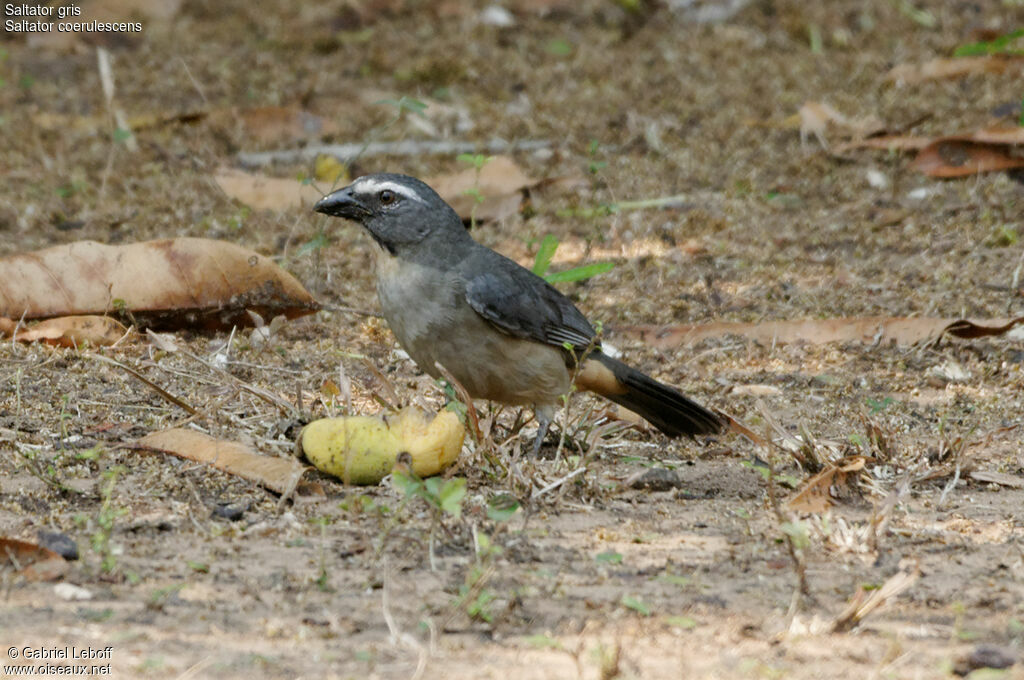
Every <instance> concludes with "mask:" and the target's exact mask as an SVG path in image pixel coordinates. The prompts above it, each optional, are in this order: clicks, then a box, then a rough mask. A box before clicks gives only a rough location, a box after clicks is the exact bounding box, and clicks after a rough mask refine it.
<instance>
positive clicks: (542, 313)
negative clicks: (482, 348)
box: [463, 251, 600, 351]
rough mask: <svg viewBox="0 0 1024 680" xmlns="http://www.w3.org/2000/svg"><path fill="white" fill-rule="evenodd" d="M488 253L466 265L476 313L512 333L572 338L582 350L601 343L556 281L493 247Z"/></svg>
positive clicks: (550, 341) (553, 340)
mask: <svg viewBox="0 0 1024 680" xmlns="http://www.w3.org/2000/svg"><path fill="white" fill-rule="evenodd" d="M487 253H488V255H489V256H485V257H478V258H474V259H475V262H473V263H472V264H469V263H467V264H469V266H466V267H463V272H465V273H467V274H468V275H467V276H466V299H467V301H468V302H469V304H470V306H471V307H472V308H473V309H474V310H475V311H476V313H477V314H479V315H480V316H482V317H483V318H485V319H487V321H489V322H490V323H491V324H492V325H493V326H495V327H496V328H497V329H498V330H500V331H502V332H504V333H508V334H509V335H511V336H513V337H517V338H526V339H530V340H535V341H537V342H543V343H544V344H547V345H552V346H554V347H560V348H561V347H564V346H565V343H569V344H570V345H571V346H572V347H573V348H574V349H578V350H581V351H582V350H586V349H587V348H591V349H599V348H600V343H594V336H595V335H596V333H595V331H594V328H593V326H591V325H590V322H588V321H587V319H586V317H585V316H583V314H582V313H581V312H580V310H578V309H576V306H575V305H574V304H573V303H572V302H571V301H570V300H569V299H568V298H567V297H565V296H564V295H562V294H561V293H559V292H558V290H557V289H556V288H555V287H554V286H552V285H551V284H549V283H548V282H547V281H545V280H544V279H542V278H540V277H539V276H537V275H536V274H534V273H533V272H531V271H529V270H527V269H524V268H523V267H520V266H519V265H518V264H516V263H515V262H513V261H512V260H509V259H508V258H506V257H504V256H502V255H499V254H498V253H495V252H494V251H487ZM490 256H493V257H490ZM469 272H474V273H472V274H470V273H469ZM591 343H594V344H593V345H592V344H591Z"/></svg>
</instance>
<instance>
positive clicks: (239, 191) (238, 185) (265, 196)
mask: <svg viewBox="0 0 1024 680" xmlns="http://www.w3.org/2000/svg"><path fill="white" fill-rule="evenodd" d="M213 179H214V181H215V182H217V186H219V187H220V188H221V191H223V192H224V193H225V194H227V195H228V196H230V197H231V198H233V199H235V200H236V201H241V202H242V203H244V204H246V205H247V206H249V207H252V208H256V209H258V210H287V209H288V208H299V207H302V206H304V205H305V206H312V205H313V204H314V203H316V202H317V201H319V200H320V199H321V198H323V192H322V191H320V190H318V189H315V188H314V187H313V186H312V185H310V184H303V183H302V182H300V181H298V180H296V179H280V178H277V177H268V176H266V175H260V174H257V173H251V172H244V171H242V170H232V169H223V170H220V171H219V172H218V173H217V174H216V175H214V176H213Z"/></svg>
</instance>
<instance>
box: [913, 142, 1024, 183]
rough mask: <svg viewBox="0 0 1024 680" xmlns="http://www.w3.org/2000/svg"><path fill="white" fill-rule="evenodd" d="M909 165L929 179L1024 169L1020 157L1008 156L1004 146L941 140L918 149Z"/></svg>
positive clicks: (1023, 162) (1023, 159) (1023, 160)
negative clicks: (929, 177)
mask: <svg viewBox="0 0 1024 680" xmlns="http://www.w3.org/2000/svg"><path fill="white" fill-rule="evenodd" d="M910 166H911V167H912V168H914V169H915V170H918V171H919V172H923V173H924V174H926V175H929V176H931V177H966V176H968V175H976V174H978V173H980V172H991V171H993V170H1011V169H1013V168H1020V167H1024V158H1018V157H1014V156H1011V155H1010V154H1009V153H1008V150H1007V148H1006V145H1005V144H995V143H991V142H978V141H974V140H973V139H962V138H956V137H944V138H941V139H936V140H934V141H932V142H931V143H930V144H928V146H926V147H924V148H923V149H921V151H920V152H919V153H918V154H917V157H916V158H914V160H913V162H912V163H911V164H910Z"/></svg>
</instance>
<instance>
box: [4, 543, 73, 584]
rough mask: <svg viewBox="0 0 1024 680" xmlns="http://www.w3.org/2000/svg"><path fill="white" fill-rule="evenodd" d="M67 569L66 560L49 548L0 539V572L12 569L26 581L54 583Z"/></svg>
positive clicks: (68, 566)
mask: <svg viewBox="0 0 1024 680" xmlns="http://www.w3.org/2000/svg"><path fill="white" fill-rule="evenodd" d="M69 568H70V565H68V562H67V560H65V559H64V558H63V557H61V556H60V555H58V554H57V553H55V552H53V551H52V550H50V549H49V548H44V547H42V546H40V545H36V544H35V543H29V542H28V541H19V540H18V539H16V538H4V537H0V570H3V569H14V570H15V571H16V572H17V573H18V574H20V575H21V576H23V577H24V578H25V579H26V580H28V581H56V580H57V579H59V578H61V577H62V576H64V574H66V573H67V572H68V569H69Z"/></svg>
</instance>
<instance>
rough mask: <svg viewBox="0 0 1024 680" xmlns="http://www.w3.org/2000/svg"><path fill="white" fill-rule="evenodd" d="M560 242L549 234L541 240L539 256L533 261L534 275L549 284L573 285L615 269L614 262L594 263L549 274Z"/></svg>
mask: <svg viewBox="0 0 1024 680" xmlns="http://www.w3.org/2000/svg"><path fill="white" fill-rule="evenodd" d="M558 246H559V242H558V238H557V237H555V236H553V235H551V234H547V235H545V236H544V238H543V239H541V242H540V246H539V247H538V248H537V255H536V256H534V259H533V273H534V274H536V275H537V276H540V277H542V278H543V279H544V280H545V281H547V282H548V283H571V282H573V281H583V280H585V279H589V278H592V277H594V276H597V275H598V274H604V273H605V272H609V271H611V270H612V269H614V268H615V263H614V262H593V263H591V264H585V265H583V266H582V267H574V268H572V269H567V270H565V271H564V272H555V273H554V274H548V273H547V272H548V268H549V267H550V266H551V260H552V259H553V258H554V256H555V251H556V250H558Z"/></svg>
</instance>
